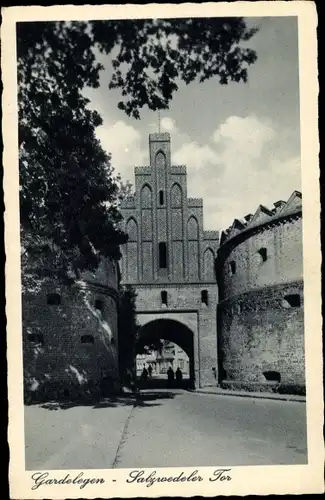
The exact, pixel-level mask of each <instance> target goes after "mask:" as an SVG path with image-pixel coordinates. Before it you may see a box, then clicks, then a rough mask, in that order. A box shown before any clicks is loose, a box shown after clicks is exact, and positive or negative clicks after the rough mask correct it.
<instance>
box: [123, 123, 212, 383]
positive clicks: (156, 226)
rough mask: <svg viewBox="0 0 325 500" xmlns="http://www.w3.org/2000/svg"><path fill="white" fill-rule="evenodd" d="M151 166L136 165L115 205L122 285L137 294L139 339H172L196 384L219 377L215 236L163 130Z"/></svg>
mask: <svg viewBox="0 0 325 500" xmlns="http://www.w3.org/2000/svg"><path fill="white" fill-rule="evenodd" d="M149 159H150V165H149V166H143V167H135V171H134V172H135V194H134V196H132V197H128V198H127V199H126V200H125V201H124V202H123V205H122V207H121V209H122V210H121V211H122V215H123V223H124V225H125V226H124V229H125V231H126V232H127V233H128V236H129V240H128V243H127V244H125V245H124V246H123V247H122V261H121V269H122V284H131V285H133V286H134V287H135V289H136V292H137V302H136V307H137V318H138V322H139V324H140V325H141V329H140V335H141V334H143V335H144V336H146V337H147V338H153V337H155V336H156V337H159V338H162V339H166V340H170V341H172V342H175V343H176V344H178V345H179V346H180V347H182V348H183V349H184V350H185V352H186V353H187V354H188V356H189V358H190V362H191V377H192V380H193V382H195V385H196V386H201V387H203V386H206V385H210V384H215V383H216V380H217V373H216V371H217V366H218V363H217V328H216V306H217V299H218V297H217V296H218V291H217V283H216V276H215V258H216V253H217V249H218V246H219V235H218V232H217V231H204V228H203V200H202V199H201V198H188V197H187V173H186V167H185V166H183V165H172V164H171V140H170V135H169V134H168V133H156V134H150V135H149Z"/></svg>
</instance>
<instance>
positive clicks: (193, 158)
mask: <svg viewBox="0 0 325 500" xmlns="http://www.w3.org/2000/svg"><path fill="white" fill-rule="evenodd" d="M173 160H174V162H175V163H177V164H180V165H188V166H190V167H192V168H193V167H194V168H196V169H199V170H201V169H202V168H205V167H206V166H207V165H211V164H215V163H216V162H217V161H218V154H217V153H216V151H214V150H213V149H212V148H211V147H210V146H209V145H203V146H200V145H199V144H198V143H197V142H187V143H185V144H183V145H182V146H181V147H180V148H179V149H178V150H177V151H176V152H175V154H173Z"/></svg>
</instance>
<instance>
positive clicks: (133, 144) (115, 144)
mask: <svg viewBox="0 0 325 500" xmlns="http://www.w3.org/2000/svg"><path fill="white" fill-rule="evenodd" d="M96 135H97V137H98V139H99V140H100V142H101V144H102V146H103V148H104V149H105V151H107V152H108V153H111V155H112V158H111V163H112V165H113V166H114V168H115V172H116V173H119V174H121V176H122V179H123V180H124V181H127V180H130V181H131V182H132V183H133V177H134V172H133V168H134V165H139V164H140V165H141V164H142V163H143V161H144V159H145V158H146V156H147V152H145V151H143V150H142V149H141V134H140V133H139V131H138V130H137V129H136V128H134V127H133V126H132V125H128V124H127V123H126V122H125V121H123V120H118V121H116V122H115V123H111V124H104V125H102V126H100V127H98V129H97V130H96Z"/></svg>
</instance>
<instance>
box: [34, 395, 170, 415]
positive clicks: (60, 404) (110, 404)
mask: <svg viewBox="0 0 325 500" xmlns="http://www.w3.org/2000/svg"><path fill="white" fill-rule="evenodd" d="M175 396H176V393H175V392H171V391H163V392H155V391H146V392H143V393H142V392H139V393H137V394H122V395H118V396H111V397H107V398H102V399H100V400H94V399H89V400H87V399H84V398H83V399H79V400H77V399H75V400H71V401H69V400H64V401H58V400H53V401H47V402H43V403H40V402H36V401H35V403H32V404H36V405H39V406H40V407H41V408H44V409H45V410H50V411H55V410H68V409H70V408H75V407H78V406H91V407H92V408H93V409H103V408H116V407H119V406H135V407H153V406H160V405H161V404H162V401H163V400H164V399H173V398H174V397H175Z"/></svg>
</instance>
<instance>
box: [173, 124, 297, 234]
mask: <svg viewBox="0 0 325 500" xmlns="http://www.w3.org/2000/svg"><path fill="white" fill-rule="evenodd" d="M173 158H174V161H175V162H176V163H185V164H186V165H187V166H188V195H189V196H193V197H198V196H200V197H203V199H204V219H205V227H206V228H208V229H225V228H227V227H228V226H229V225H230V224H231V223H232V221H233V219H234V218H241V217H244V216H245V215H246V214H247V213H250V212H252V213H254V212H255V210H256V209H257V207H258V205H260V204H264V205H269V206H270V207H272V205H273V203H274V202H275V201H277V200H278V199H284V200H287V199H288V198H289V196H290V194H291V193H292V192H293V191H294V190H295V189H298V190H299V189H300V158H299V157H298V156H293V157H290V156H289V157H288V154H287V150H286V149H285V150H284V149H283V143H282V142H281V130H278V129H277V127H276V126H274V125H272V124H271V123H270V121H269V120H267V119H265V118H259V117H257V116H253V115H249V116H246V117H238V116H230V117H228V118H227V119H226V120H225V121H224V123H222V124H220V125H219V126H218V127H217V128H216V130H215V131H214V132H213V134H212V135H211V137H210V140H209V141H208V142H207V143H206V144H201V145H200V144H198V143H197V142H196V141H192V142H186V143H185V144H183V145H182V146H181V147H180V148H179V149H178V150H177V151H176V152H175V154H174V155H173Z"/></svg>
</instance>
